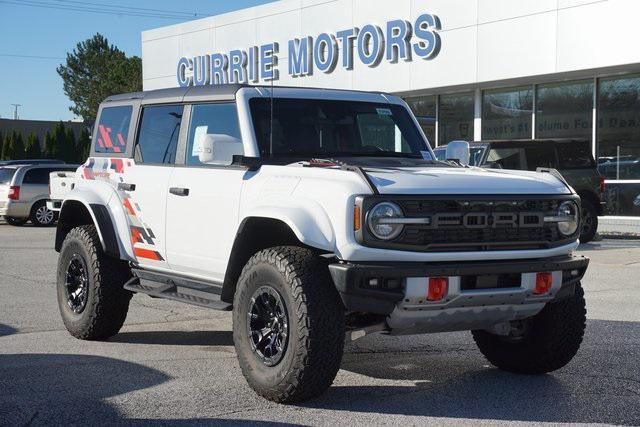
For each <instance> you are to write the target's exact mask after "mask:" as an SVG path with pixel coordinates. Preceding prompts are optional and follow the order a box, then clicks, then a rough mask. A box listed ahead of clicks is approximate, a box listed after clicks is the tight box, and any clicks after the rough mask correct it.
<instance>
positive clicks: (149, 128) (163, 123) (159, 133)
mask: <svg viewBox="0 0 640 427" xmlns="http://www.w3.org/2000/svg"><path fill="white" fill-rule="evenodd" d="M182 109H183V107H182V105H162V106H155V107H146V108H145V109H144V110H142V123H141V124H140V131H139V133H138V147H137V151H136V155H137V156H139V160H140V161H141V162H142V163H159V164H173V163H175V160H176V148H177V146H178V137H179V136H180V123H181V121H182Z"/></svg>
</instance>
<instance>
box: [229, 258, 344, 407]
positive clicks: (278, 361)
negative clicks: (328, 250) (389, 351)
mask: <svg viewBox="0 0 640 427" xmlns="http://www.w3.org/2000/svg"><path fill="white" fill-rule="evenodd" d="M261 301H263V302H261ZM267 302H269V304H267ZM279 306H281V308H278V307H279ZM233 307H234V310H233V339H234V343H235V347H236V353H237V355H238V360H239V363H240V367H241V369H242V374H243V375H244V377H245V378H246V380H247V382H248V383H249V385H250V386H251V388H252V389H253V390H254V391H255V392H256V393H258V394H259V395H260V396H262V397H264V398H266V399H268V400H272V401H274V402H283V403H285V402H286V403H292V402H300V401H304V400H308V399H311V398H313V397H316V396H318V395H320V394H322V393H323V392H324V391H325V390H326V389H327V388H328V387H329V386H330V385H331V383H332V382H333V380H334V378H335V376H336V374H337V373H338V370H339V369H340V363H341V361H342V351H343V347H344V335H345V317H344V310H343V307H342V302H341V301H340V297H339V296H338V293H337V291H336V289H335V287H334V285H333V282H332V280H331V277H330V276H329V271H328V268H327V265H326V263H324V262H323V260H322V259H321V258H319V257H318V256H317V254H315V253H313V252H312V251H311V250H309V249H305V248H300V247H292V246H286V247H275V248H270V249H265V250H263V251H260V252H258V253H256V254H255V255H254V256H253V257H252V258H251V259H250V260H249V261H248V262H247V264H246V265H245V267H244V269H243V270H242V274H241V276H240V278H239V280H238V287H237V289H236V293H235V297H234V304H233ZM263 307H269V309H267V310H264V309H263ZM273 307H275V309H271V308H273ZM263 313H271V314H273V313H276V316H275V321H274V320H271V321H264V320H263ZM264 317H266V318H267V319H269V315H268V314H266V315H265V316H264ZM273 317H274V316H272V318H273ZM265 324H267V325H271V326H270V327H271V329H270V327H269V326H268V327H266V328H265ZM274 325H275V326H274ZM283 325H284V327H282V326H283ZM283 330H284V331H286V333H282V331H283ZM274 331H276V332H275V333H274ZM274 334H275V339H273V338H272V337H274ZM267 338H269V339H267ZM263 340H264V342H274V343H275V346H272V347H271V349H269V347H268V346H269V344H266V345H263V344H262V343H263ZM270 340H271V341H270ZM278 347H279V348H278ZM280 349H281V351H279V350H280Z"/></svg>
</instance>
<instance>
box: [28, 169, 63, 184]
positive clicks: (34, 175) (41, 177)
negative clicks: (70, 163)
mask: <svg viewBox="0 0 640 427" xmlns="http://www.w3.org/2000/svg"><path fill="white" fill-rule="evenodd" d="M54 170H55V169H47V168H39V169H31V170H28V171H27V172H26V173H25V174H24V178H23V179H22V183H23V184H49V173H51V172H53V171H54Z"/></svg>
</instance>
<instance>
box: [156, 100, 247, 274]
mask: <svg viewBox="0 0 640 427" xmlns="http://www.w3.org/2000/svg"><path fill="white" fill-rule="evenodd" d="M207 134H210V135H213V136H214V138H217V139H218V140H219V141H221V140H224V141H227V142H228V141H237V142H238V143H239V147H241V137H240V130H239V127H238V118H237V111H236V107H235V104H233V103H217V104H197V105H193V106H192V108H191V118H190V124H189V130H188V133H187V141H186V150H185V151H186V153H185V159H184V163H185V164H184V166H180V167H176V168H175V171H174V173H173V174H172V176H171V179H170V183H169V188H170V192H169V195H168V198H167V257H168V261H169V264H170V266H171V268H172V269H173V270H175V271H180V272H183V273H185V274H191V275H196V276H203V277H206V278H210V279H214V280H222V279H223V278H224V274H225V271H226V265H227V261H228V259H229V255H230V253H231V248H232V246H233V241H234V238H235V233H236V229H237V227H238V211H239V206H238V205H239V203H240V193H241V191H242V183H243V177H244V176H245V174H246V171H245V170H244V169H238V168H234V167H228V166H225V164H226V163H229V162H228V160H229V159H226V160H225V159H221V160H220V162H219V164H218V165H203V164H201V163H200V161H199V159H198V150H199V142H200V141H201V140H202V138H204V136H205V135H207ZM221 151H222V150H221ZM227 154H229V153H228V151H227ZM238 154H241V152H239V153H238ZM215 155H216V150H215V149H214V157H215Z"/></svg>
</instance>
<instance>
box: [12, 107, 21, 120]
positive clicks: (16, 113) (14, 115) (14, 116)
mask: <svg viewBox="0 0 640 427" xmlns="http://www.w3.org/2000/svg"><path fill="white" fill-rule="evenodd" d="M11 105H13V107H14V110H13V120H18V107H22V104H11Z"/></svg>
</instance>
